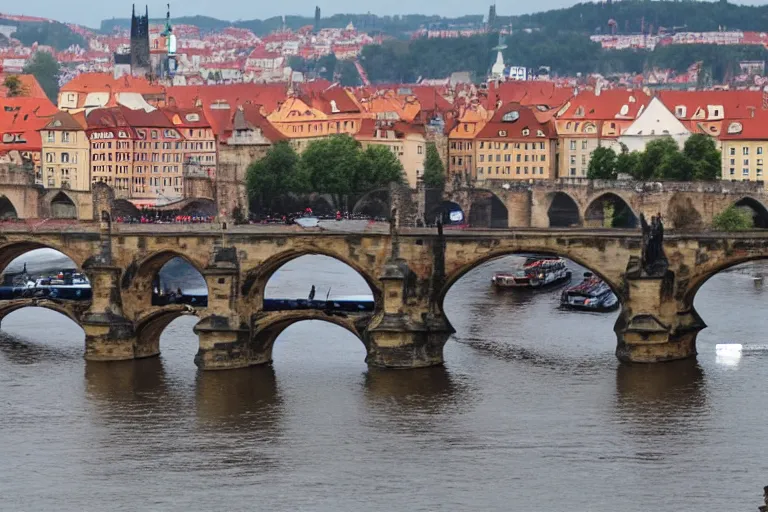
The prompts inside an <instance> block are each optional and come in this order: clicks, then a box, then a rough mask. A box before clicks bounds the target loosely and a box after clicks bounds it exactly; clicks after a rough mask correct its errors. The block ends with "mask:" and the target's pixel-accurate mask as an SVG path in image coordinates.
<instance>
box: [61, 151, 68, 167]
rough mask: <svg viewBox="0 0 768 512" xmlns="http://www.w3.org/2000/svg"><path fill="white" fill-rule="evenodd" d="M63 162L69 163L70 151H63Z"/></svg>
mask: <svg viewBox="0 0 768 512" xmlns="http://www.w3.org/2000/svg"><path fill="white" fill-rule="evenodd" d="M61 163H63V164H68V163H69V153H62V154H61Z"/></svg>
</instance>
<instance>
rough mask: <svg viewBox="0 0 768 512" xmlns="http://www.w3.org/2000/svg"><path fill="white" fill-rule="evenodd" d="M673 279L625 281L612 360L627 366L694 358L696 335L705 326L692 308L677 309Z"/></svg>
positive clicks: (665, 277) (671, 275) (671, 274)
mask: <svg viewBox="0 0 768 512" xmlns="http://www.w3.org/2000/svg"><path fill="white" fill-rule="evenodd" d="M674 280H675V276H674V273H672V272H667V273H666V274H665V275H664V276H663V277H635V278H628V279H627V284H628V297H627V299H626V301H625V302H624V304H623V305H622V312H621V314H620V315H619V318H618V320H617V321H616V326H615V327H614V331H615V332H616V337H617V341H618V343H617V346H616V357H617V358H618V359H619V360H620V361H622V362H627V363H658V362H664V361H674V360H678V359H686V358H689V357H694V356H695V355H696V336H697V335H698V333H699V331H701V330H702V329H704V328H705V327H706V325H705V324H704V322H703V321H702V320H701V318H700V317H699V315H698V314H697V313H696V311H695V310H693V308H691V310H690V311H687V312H680V311H679V310H678V302H677V301H676V300H675V298H674V297H673V289H674V284H675V283H674Z"/></svg>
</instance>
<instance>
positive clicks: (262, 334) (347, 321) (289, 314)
mask: <svg viewBox="0 0 768 512" xmlns="http://www.w3.org/2000/svg"><path fill="white" fill-rule="evenodd" d="M371 317H372V315H370V314H369V315H363V316H359V317H354V318H353V317H350V316H343V315H334V314H328V313H326V312H324V311H318V310H301V311H280V312H276V313H266V314H261V315H258V317H257V318H255V319H254V321H253V327H252V333H253V334H252V335H251V340H250V349H251V351H252V353H253V354H258V355H257V360H258V361H259V362H260V363H266V362H269V361H272V349H273V348H274V345H275V342H276V341H277V340H278V338H279V337H280V335H281V334H282V333H283V332H284V331H285V330H286V329H288V327H290V326H292V325H295V324H298V323H301V322H305V321H312V320H315V321H322V322H327V323H330V324H334V325H337V326H339V327H342V328H344V329H345V330H346V331H348V332H349V333H351V334H352V335H353V336H354V337H355V338H357V339H358V340H359V341H360V342H361V343H362V344H363V346H364V347H365V349H366V352H367V350H368V343H367V342H366V338H365V335H364V331H365V329H366V328H367V326H368V324H369V323H370V321H371Z"/></svg>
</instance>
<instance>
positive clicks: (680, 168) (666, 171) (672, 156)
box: [654, 151, 693, 181]
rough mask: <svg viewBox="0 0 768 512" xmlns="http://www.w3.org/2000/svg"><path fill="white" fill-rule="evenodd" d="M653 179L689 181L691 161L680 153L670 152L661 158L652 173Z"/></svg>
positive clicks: (691, 176)
mask: <svg viewBox="0 0 768 512" xmlns="http://www.w3.org/2000/svg"><path fill="white" fill-rule="evenodd" d="M654 177H655V178H658V179H664V180H674V181H691V180H692V179H693V166H692V165H691V161H690V160H689V159H688V157H686V156H685V155H684V154H683V153H681V152H680V151H674V152H672V151H670V152H668V153H666V154H665V155H664V156H663V157H662V158H661V163H660V164H659V166H658V167H657V168H656V171H655V172H654Z"/></svg>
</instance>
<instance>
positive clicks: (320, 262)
mask: <svg viewBox="0 0 768 512" xmlns="http://www.w3.org/2000/svg"><path fill="white" fill-rule="evenodd" d="M519 262H520V257H507V258H502V259H499V260H495V261H492V262H490V263H488V264H486V265H484V266H482V267H479V268H477V269H475V270H473V271H472V272H470V273H469V274H467V275H466V276H465V277H464V278H462V279H461V280H460V281H459V282H457V284H456V285H455V286H454V287H453V288H452V289H451V291H450V292H449V295H448V297H447V300H446V310H447V314H448V317H449V318H450V320H451V322H452V323H453V325H454V327H455V328H456V330H457V333H456V335H455V336H454V337H453V338H452V339H451V340H450V341H449V342H448V344H447V345H446V348H445V359H446V364H445V366H444V367H440V368H431V369H425V370H417V371H380V370H372V369H368V368H367V366H366V365H365V363H364V362H363V360H364V357H365V351H364V348H363V346H362V344H361V343H360V342H359V341H357V339H356V338H354V337H353V336H352V335H351V334H349V333H348V332H346V331H345V330H343V329H342V328H340V327H337V326H334V325H330V324H326V323H323V322H302V323H299V324H296V325H294V326H292V327H290V328H289V329H288V330H286V331H285V332H284V333H283V335H282V336H281V337H280V338H279V339H278V341H277V343H276V345H275V349H274V364H273V365H272V366H264V367H254V368H248V369H244V370H234V371H225V372H198V371H197V369H196V367H195V366H194V363H193V357H194V355H195V352H196V350H197V340H196V337H195V336H194V334H193V333H192V330H191V329H192V326H193V325H194V323H195V321H196V320H195V319H194V318H190V317H185V318H180V319H178V320H176V321H175V322H174V323H172V324H171V325H170V326H169V327H168V328H167V329H166V331H165V332H164V333H163V336H162V338H161V350H162V355H161V356H160V357H158V358H152V359H146V360H140V361H128V362H119V363H90V362H86V361H84V360H83V333H82V331H81V330H80V329H79V327H77V326H76V325H75V324H74V323H72V322H71V321H69V320H68V319H66V318H65V317H63V316H61V315H59V314H57V313H54V312H50V311H47V310H41V309H36V308H35V309H32V308H30V309H25V310H20V311H18V312H15V313H13V314H11V315H10V316H8V317H7V318H6V319H5V320H4V321H3V323H2V329H3V331H2V333H0V389H2V391H3V392H2V395H1V396H0V432H1V433H2V435H0V503H2V509H3V510H13V511H27V510H29V511H39V510H57V511H59V510H73V511H74V510H78V511H80V510H82V511H91V510H93V511H96V510H99V511H101V510H120V511H135V510H153V511H154V510H158V511H159V510H162V511H165V510H222V509H228V510H233V511H235V510H272V511H296V510H313V511H314V510H319V511H357V510H366V511H385V510H386V511H391V510H411V511H434V510H478V511H479V510H500V511H509V510H515V511H539V510H542V511H543V510H571V511H596V512H598V511H599V512H602V511H605V512H616V511H618V510H621V511H638V512H641V511H642V512H646V511H657V512H666V511H669V512H679V511H680V510H697V511H698V510H702V511H704V510H706V511H718V512H723V511H741V510H744V511H746V510H755V509H756V507H757V505H758V504H759V502H760V501H761V496H760V495H761V493H762V487H763V486H764V485H767V484H768V462H766V457H765V453H766V451H767V449H768V421H767V420H768V413H767V412H766V411H765V410H763V407H762V406H761V405H760V404H761V403H762V402H761V400H762V399H763V398H764V397H765V393H766V388H767V387H768V386H767V385H766V378H765V368H766V363H768V352H766V353H761V352H756V353H749V354H745V355H744V356H743V357H742V358H741V359H740V360H721V359H718V358H717V356H716V355H715V344H716V343H722V342H740V343H751V344H762V343H766V342H767V341H766V334H765V333H766V329H765V326H766V315H765V304H764V303H763V300H764V299H766V298H767V297H768V295H766V294H768V291H766V290H763V289H756V288H755V287H754V286H753V284H752V282H751V279H750V277H749V274H748V273H739V272H730V273H721V274H719V275H717V276H715V277H713V278H712V279H711V280H710V281H709V282H707V283H706V284H705V286H704V287H703V288H702V289H701V291H700V292H699V294H698V296H697V298H696V307H697V309H698V311H699V312H700V314H701V315H702V317H703V318H704V320H705V321H706V322H707V323H708V324H709V326H710V327H709V328H708V329H706V330H704V331H703V332H702V333H701V334H700V335H699V342H698V347H699V356H698V357H697V359H696V360H690V361H682V362H677V363H667V364H658V365H639V366H627V365H621V364H619V363H618V361H617V360H616V359H615V357H614V349H615V344H616V340H615V337H614V334H613V331H612V327H613V324H614V322H615V319H616V315H617V313H609V314H591V313H573V312H564V311H560V310H558V309H557V307H556V306H557V299H558V294H559V291H548V292H543V293H537V294H525V293H509V292H508V293H499V292H495V291H493V290H492V289H491V288H490V286H489V280H490V277H491V275H492V274H493V272H494V271H496V270H504V269H509V267H510V266H511V265H515V264H516V263H519ZM574 268H575V269H577V270H576V275H580V273H581V272H582V271H583V269H580V268H578V267H576V266H575V265H574ZM187 284H189V286H193V285H194V283H185V286H186V285H187ZM311 284H314V285H315V286H316V287H317V295H318V297H320V296H323V297H324V296H325V294H326V293H327V291H328V289H329V288H330V289H331V295H332V296H338V295H354V294H366V293H369V290H368V288H367V285H366V284H365V282H364V281H363V280H362V278H361V277H359V276H358V275H357V274H356V273H355V272H354V271H352V270H351V269H349V268H348V267H346V266H344V265H343V264H341V263H339V262H336V261H335V260H331V259H329V258H324V257H319V256H318V257H302V258H299V259H297V260H294V261H293V262H290V263H289V264H287V265H286V266H285V267H283V268H282V269H280V270H279V271H278V273H277V274H276V276H275V277H274V278H273V279H272V280H271V281H270V283H269V285H268V288H267V296H272V297H300V296H302V297H303V296H305V295H306V294H307V292H308V289H309V287H310V285H311Z"/></svg>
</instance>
